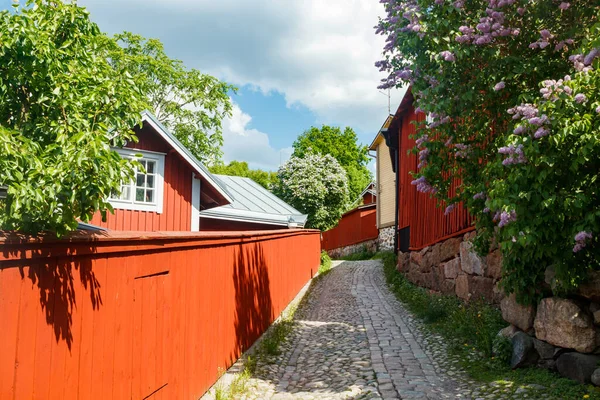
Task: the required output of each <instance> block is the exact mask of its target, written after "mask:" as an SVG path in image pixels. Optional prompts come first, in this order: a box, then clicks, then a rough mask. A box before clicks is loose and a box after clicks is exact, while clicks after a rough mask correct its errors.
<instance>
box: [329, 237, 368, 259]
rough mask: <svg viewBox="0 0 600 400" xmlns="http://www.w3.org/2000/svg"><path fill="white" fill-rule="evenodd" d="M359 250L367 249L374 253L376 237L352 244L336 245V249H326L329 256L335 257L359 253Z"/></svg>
mask: <svg viewBox="0 0 600 400" xmlns="http://www.w3.org/2000/svg"><path fill="white" fill-rule="evenodd" d="M361 251H368V252H371V253H375V252H376V251H377V239H373V240H367V241H366V242H362V243H357V244H353V245H350V246H346V247H338V248H337V249H333V250H327V254H329V257H331V258H333V259H336V258H341V257H345V256H349V255H350V254H354V253H359V252H361Z"/></svg>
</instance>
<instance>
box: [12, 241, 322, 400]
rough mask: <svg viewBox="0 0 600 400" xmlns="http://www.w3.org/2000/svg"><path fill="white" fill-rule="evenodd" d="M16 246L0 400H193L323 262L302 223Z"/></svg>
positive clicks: (257, 335) (315, 243)
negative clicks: (276, 229) (249, 230)
mask: <svg viewBox="0 0 600 400" xmlns="http://www.w3.org/2000/svg"><path fill="white" fill-rule="evenodd" d="M14 242H16V243H11V241H10V240H8V241H6V242H5V240H4V238H3V237H2V235H1V234H0V248H1V249H2V251H1V252H0V321H2V325H3V328H2V329H0V354H1V355H2V356H1V357H0V398H1V399H102V400H104V399H143V398H148V399H194V400H195V399H198V398H199V397H200V396H201V395H202V394H203V393H204V392H205V391H206V390H207V389H208V388H209V387H210V385H211V384H213V383H214V382H215V380H216V379H217V378H218V373H219V368H227V367H229V366H230V365H231V364H232V362H233V361H234V360H235V359H237V358H238V357H239V355H240V354H241V352H242V351H243V350H246V349H248V347H250V345H251V344H252V343H253V342H254V341H255V340H256V339H257V338H258V337H259V335H260V334H262V332H264V330H265V329H266V328H267V327H268V326H269V325H270V324H271V323H272V321H273V320H274V318H275V317H276V316H277V315H279V314H280V312H281V311H282V310H283V309H284V308H285V307H286V306H287V305H288V303H289V302H290V301H291V300H292V299H293V297H294V296H295V295H296V294H297V293H298V292H299V290H300V289H301V288H302V287H303V286H304V285H305V284H306V283H307V282H308V281H309V279H310V278H311V277H312V275H313V274H314V273H315V272H316V271H317V269H318V268H319V232H318V231H308V230H293V231H285V232H281V231H279V232H265V231H263V232H254V233H239V232H237V233H229V234H223V233H221V234H216V233H213V234H207V233H200V232H198V233H185V234H184V233H172V234H167V233H161V234H158V233H154V234H152V233H148V234H144V235H143V236H142V235H140V234H139V233H137V234H136V233H131V232H114V233H111V234H110V235H109V234H104V235H100V234H98V235H93V234H87V235H84V234H80V235H79V236H75V237H73V238H72V239H71V240H62V241H61V240H56V239H47V240H42V241H39V242H35V241H25V240H24V241H23V242H22V243H18V241H16V240H15V241H14ZM152 393H154V394H152Z"/></svg>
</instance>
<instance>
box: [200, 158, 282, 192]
mask: <svg viewBox="0 0 600 400" xmlns="http://www.w3.org/2000/svg"><path fill="white" fill-rule="evenodd" d="M210 172H212V173H213V174H221V175H232V176H243V177H246V178H250V179H252V180H253V181H254V182H256V183H258V184H259V185H261V186H263V187H264V188H265V189H268V190H271V189H272V188H273V186H274V184H275V182H277V172H270V171H263V170H261V169H250V168H248V163H247V162H245V161H231V162H230V163H229V164H227V165H224V164H217V165H214V166H212V167H210Z"/></svg>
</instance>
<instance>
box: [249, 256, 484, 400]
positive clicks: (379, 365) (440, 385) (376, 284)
mask: <svg viewBox="0 0 600 400" xmlns="http://www.w3.org/2000/svg"><path fill="white" fill-rule="evenodd" d="M295 319H296V321H297V323H296V326H295V328H294V331H293V332H292V334H291V335H290V337H289V339H288V340H287V341H286V342H285V343H284V345H283V346H282V352H281V354H280V355H279V356H276V357H274V358H272V359H268V360H262V361H261V362H260V363H259V365H258V366H257V370H256V373H255V374H254V377H253V378H252V379H251V380H250V382H249V390H248V391H247V392H246V394H245V395H244V396H243V398H247V399H381V398H383V399H446V398H472V397H471V393H472V392H471V391H470V390H468V388H467V386H466V384H464V383H459V382H464V381H463V379H458V378H459V375H460V372H459V370H458V368H457V367H456V366H455V365H454V364H452V361H449V360H447V357H446V356H445V355H446V351H445V348H444V345H443V342H442V341H441V340H440V339H439V338H436V337H432V336H428V335H425V334H422V333H421V331H420V330H419V328H418V322H417V321H415V320H413V318H412V317H411V316H410V314H409V313H408V312H407V311H406V310H405V309H404V307H403V306H402V305H401V304H400V303H399V302H398V301H397V300H396V299H395V297H394V295H393V294H392V293H391V292H390V291H389V290H388V289H387V286H386V284H385V278H384V276H383V268H382V266H381V263H380V261H377V260H375V261H354V262H343V263H342V264H341V265H339V266H338V267H336V268H334V269H333V270H332V271H331V272H330V273H329V274H327V275H325V276H324V277H323V278H322V279H321V280H320V281H319V282H317V284H316V285H315V286H314V287H313V289H312V290H311V292H310V293H309V294H308V298H307V299H306V300H305V301H304V303H303V304H302V306H301V308H300V309H299V310H298V311H297V312H296V318H295ZM473 394H474V393H473Z"/></svg>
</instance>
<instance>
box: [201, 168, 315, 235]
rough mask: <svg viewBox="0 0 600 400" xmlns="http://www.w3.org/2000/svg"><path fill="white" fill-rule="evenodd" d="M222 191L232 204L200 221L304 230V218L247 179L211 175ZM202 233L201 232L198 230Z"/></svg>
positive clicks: (209, 213)
mask: <svg viewBox="0 0 600 400" xmlns="http://www.w3.org/2000/svg"><path fill="white" fill-rule="evenodd" d="M213 176H214V177H216V178H217V179H218V180H219V181H220V182H221V184H222V186H224V187H225V189H226V190H227V192H228V193H229V194H230V195H231V197H232V199H233V201H232V202H231V204H227V205H225V206H221V207H215V208H211V209H210V210H205V211H201V212H200V216H201V217H207V218H222V219H229V220H235V221H246V222H256V223H265V224H276V225H285V226H287V225H289V224H295V225H297V226H304V223H305V222H306V218H307V216H306V215H305V214H302V213H301V212H300V211H298V210H296V209H295V208H294V207H292V206H290V205H289V204H287V203H286V202H285V201H283V200H281V199H280V198H279V197H277V196H275V195H274V194H273V193H271V192H270V191H268V190H267V189H265V188H264V187H262V186H261V185H259V184H258V183H256V182H254V181H253V180H252V179H250V178H244V177H240V176H228V175H213ZM201 229H202V228H201Z"/></svg>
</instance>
